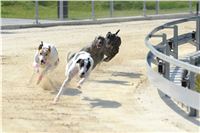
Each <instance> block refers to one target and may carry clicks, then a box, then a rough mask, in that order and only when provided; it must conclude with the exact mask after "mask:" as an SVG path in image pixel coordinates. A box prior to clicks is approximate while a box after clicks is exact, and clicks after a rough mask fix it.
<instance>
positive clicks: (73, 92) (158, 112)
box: [0, 20, 200, 133]
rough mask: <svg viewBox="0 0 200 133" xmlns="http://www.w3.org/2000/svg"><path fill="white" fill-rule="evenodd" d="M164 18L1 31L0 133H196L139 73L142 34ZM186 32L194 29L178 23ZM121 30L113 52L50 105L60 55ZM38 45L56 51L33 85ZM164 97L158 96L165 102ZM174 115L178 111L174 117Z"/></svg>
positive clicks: (59, 76)
mask: <svg viewBox="0 0 200 133" xmlns="http://www.w3.org/2000/svg"><path fill="white" fill-rule="evenodd" d="M168 21H171V20H157V21H137V22H124V23H114V24H102V25H86V26H58V27H49V28H30V29H20V30H3V31H2V41H3V44H2V45H3V55H1V59H2V61H1V64H0V65H1V66H2V67H3V72H2V74H3V79H2V98H3V100H2V103H3V110H2V112H3V113H2V121H3V125H2V126H3V131H4V132H16V133H32V132H34V133H35V132H36V133H37V132H51V133H56V132H58V133H88V132H101V133H103V132H107V133H119V132H121V133H126V132H127V133H128V132H131V133H132V132H155V131H178V132H198V131H199V125H200V124H199V121H198V120H196V119H195V118H188V117H187V114H184V113H183V112H181V110H178V109H176V111H174V110H173V109H171V108H170V107H169V106H168V105H167V104H166V103H165V102H166V101H163V100H162V98H163V99H165V98H164V96H163V95H162V94H159V92H158V91H157V89H155V88H153V87H151V86H150V83H149V82H148V80H147V76H146V69H145V65H146V64H145V56H146V54H147V52H148V49H147V48H146V47H145V44H144V37H145V35H146V34H147V33H148V32H150V31H151V30H152V29H153V28H154V27H156V26H158V25H160V24H163V23H165V22H168ZM182 27H183V30H185V31H187V30H189V31H190V30H193V27H194V24H193V23H187V24H186V25H183V26H182ZM118 29H121V31H120V32H119V35H120V36H121V38H122V45H121V48H120V53H119V54H118V55H117V56H116V57H115V58H114V59H113V60H112V61H111V62H109V63H102V64H101V65H100V66H97V68H96V69H95V70H94V71H93V72H92V74H91V76H90V78H89V80H88V81H86V82H85V84H84V85H83V87H82V89H81V90H79V89H77V88H76V84H75V83H76V79H75V80H74V81H73V82H72V83H71V84H70V86H68V87H67V88H66V89H65V91H64V94H63V95H62V96H61V99H60V101H59V102H58V104H57V105H53V104H51V102H52V101H53V98H54V97H55V95H56V92H57V89H59V87H60V85H61V83H62V81H63V80H64V70H65V64H66V56H67V53H68V52H70V51H72V52H74V51H78V50H79V49H81V48H82V47H83V46H85V45H87V44H89V43H90V42H91V41H92V40H93V39H94V37H95V36H97V35H99V34H100V35H103V36H105V34H106V33H107V32H108V31H112V32H115V31H116V30H118ZM40 41H45V42H49V43H53V44H55V45H56V47H57V48H58V52H59V57H60V64H59V66H58V68H57V69H56V70H55V71H54V72H53V73H51V74H49V75H48V77H47V78H45V79H44V80H43V81H42V83H41V84H40V85H36V80H35V79H36V78H34V79H33V81H32V82H31V83H29V80H30V78H31V74H32V73H33V68H32V62H33V56H34V52H35V50H36V49H37V47H38V45H39V43H40ZM185 50H186V49H185ZM165 100H166V99H165ZM177 112H178V113H177Z"/></svg>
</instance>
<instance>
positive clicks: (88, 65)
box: [86, 58, 91, 71]
mask: <svg viewBox="0 0 200 133" xmlns="http://www.w3.org/2000/svg"><path fill="white" fill-rule="evenodd" d="M90 67H91V62H90V59H89V58H88V64H87V66H86V68H87V71H88V70H89V68H90Z"/></svg>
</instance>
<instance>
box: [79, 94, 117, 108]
mask: <svg viewBox="0 0 200 133" xmlns="http://www.w3.org/2000/svg"><path fill="white" fill-rule="evenodd" d="M83 100H85V101H89V102H90V105H91V107H92V108H95V107H101V108H118V107H120V106H121V104H120V103H119V102H116V101H111V100H102V99H91V98H89V97H84V98H83Z"/></svg>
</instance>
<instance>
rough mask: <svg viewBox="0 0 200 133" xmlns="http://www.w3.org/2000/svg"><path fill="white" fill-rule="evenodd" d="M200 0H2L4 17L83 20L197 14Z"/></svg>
mask: <svg viewBox="0 0 200 133" xmlns="http://www.w3.org/2000/svg"><path fill="white" fill-rule="evenodd" d="M197 2H199V1H191V0H190V1H159V0H155V1H113V0H111V1H2V2H1V17H2V18H23V19H24V18H25V19H46V20H81V19H98V18H110V17H126V16H127V17H128V16H148V15H157V14H173V13H191V14H193V13H195V11H196V3H197Z"/></svg>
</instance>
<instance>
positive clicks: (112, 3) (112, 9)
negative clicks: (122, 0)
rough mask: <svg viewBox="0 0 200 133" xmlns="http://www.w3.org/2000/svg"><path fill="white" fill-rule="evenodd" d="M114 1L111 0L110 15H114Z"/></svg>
mask: <svg viewBox="0 0 200 133" xmlns="http://www.w3.org/2000/svg"><path fill="white" fill-rule="evenodd" d="M113 11H114V1H113V0H110V17H113Z"/></svg>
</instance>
